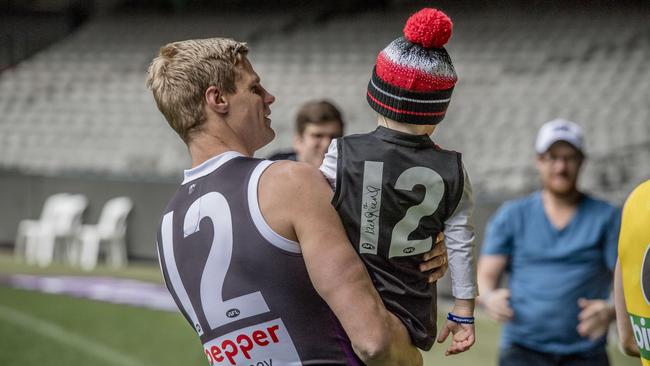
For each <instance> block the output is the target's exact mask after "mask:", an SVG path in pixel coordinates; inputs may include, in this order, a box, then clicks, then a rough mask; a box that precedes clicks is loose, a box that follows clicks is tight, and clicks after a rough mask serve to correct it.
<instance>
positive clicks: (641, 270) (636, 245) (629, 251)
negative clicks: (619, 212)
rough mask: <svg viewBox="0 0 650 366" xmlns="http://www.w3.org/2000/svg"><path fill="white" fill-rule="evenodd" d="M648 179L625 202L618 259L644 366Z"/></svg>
mask: <svg viewBox="0 0 650 366" xmlns="http://www.w3.org/2000/svg"><path fill="white" fill-rule="evenodd" d="M648 251H650V180H648V181H646V182H645V183H643V184H641V185H640V186H638V187H637V188H636V189H635V190H634V191H633V192H632V193H631V194H630V197H629V198H628V199H627V202H625V207H624V208H623V221H622V223H621V235H620V238H619V243H618V257H619V261H620V266H621V272H622V275H623V291H624V293H625V303H626V305H627V312H628V313H629V314H630V320H631V322H632V329H633V331H634V338H635V339H636V343H637V345H638V346H639V351H640V353H641V359H642V363H643V365H646V366H650V255H648Z"/></svg>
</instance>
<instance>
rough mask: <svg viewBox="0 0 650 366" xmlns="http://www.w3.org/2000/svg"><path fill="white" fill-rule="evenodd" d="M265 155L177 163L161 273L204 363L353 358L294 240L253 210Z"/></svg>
mask: <svg viewBox="0 0 650 366" xmlns="http://www.w3.org/2000/svg"><path fill="white" fill-rule="evenodd" d="M270 164H271V163H270V162H268V161H261V160H257V159H251V158H245V157H242V156H240V154H238V153H234V152H229V153H224V154H221V155H219V156H217V157H214V158H212V159H210V160H208V161H206V162H205V163H203V164H201V165H200V166H198V167H196V168H194V169H192V170H190V171H187V172H186V178H185V181H184V182H183V184H182V186H181V187H180V189H179V190H178V191H177V193H176V195H175V196H174V198H173V199H172V201H171V202H170V204H169V206H168V208H167V209H166V210H165V215H164V217H163V219H162V224H161V230H160V232H159V237H158V250H159V255H160V261H161V267H162V270H163V274H164V277H165V282H166V284H167V286H168V288H169V290H170V292H171V293H172V295H173V297H174V300H175V301H176V303H177V305H178V306H179V308H180V309H181V311H182V312H183V315H184V316H185V318H186V319H187V320H188V322H190V324H191V325H192V326H193V327H194V329H195V330H196V331H197V333H198V334H199V336H200V339H201V342H202V343H203V345H204V352H205V354H206V357H207V358H208V360H209V361H210V362H211V363H214V364H223V365H244V364H245V365H249V364H257V362H264V361H266V362H267V363H268V364H271V363H272V364H276V365H299V364H301V362H302V364H313V365H325V364H326V365H354V364H357V362H358V361H357V360H356V358H355V357H354V356H353V352H352V349H351V348H350V343H349V341H348V339H347V337H346V336H345V333H344V332H343V330H342V329H341V326H340V325H339V323H338V321H337V320H336V317H335V316H334V315H333V314H332V312H331V310H330V309H329V307H328V306H327V304H326V303H325V302H324V301H323V300H322V299H321V298H320V297H319V295H318V294H317V293H316V291H315V290H314V288H313V286H312V284H311V282H310V279H309V276H308V274H307V270H306V268H305V262H304V260H303V258H302V257H301V250H300V246H299V245H298V243H295V242H292V241H289V240H286V239H284V238H282V237H281V236H279V235H277V234H276V233H275V232H274V231H273V230H272V229H271V228H270V227H269V226H268V225H267V224H266V221H265V219H264V218H263V216H262V214H261V211H260V208H259V205H258V200H257V187H258V181H259V178H260V176H261V174H262V173H263V171H264V170H265V169H266V167H268V166H269V165H270ZM233 224H234V225H233Z"/></svg>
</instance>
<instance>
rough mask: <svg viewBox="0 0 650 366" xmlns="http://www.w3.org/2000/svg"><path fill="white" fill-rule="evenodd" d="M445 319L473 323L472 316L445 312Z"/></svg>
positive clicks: (460, 322)
mask: <svg viewBox="0 0 650 366" xmlns="http://www.w3.org/2000/svg"><path fill="white" fill-rule="evenodd" d="M447 320H451V321H452V322H454V323H458V324H474V317H473V316H458V315H454V314H452V313H447Z"/></svg>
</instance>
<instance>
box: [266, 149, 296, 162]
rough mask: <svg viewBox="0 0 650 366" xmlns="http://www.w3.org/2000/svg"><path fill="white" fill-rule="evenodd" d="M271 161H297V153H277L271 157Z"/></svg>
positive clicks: (288, 151) (290, 151)
mask: <svg viewBox="0 0 650 366" xmlns="http://www.w3.org/2000/svg"><path fill="white" fill-rule="evenodd" d="M269 160H293V161H296V160H297V157H296V152H295V151H293V150H286V151H276V152H275V153H273V154H271V156H269Z"/></svg>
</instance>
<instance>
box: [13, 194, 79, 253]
mask: <svg viewBox="0 0 650 366" xmlns="http://www.w3.org/2000/svg"><path fill="white" fill-rule="evenodd" d="M67 196H69V194H68V193H57V194H53V195H51V196H50V197H48V198H47V199H46V200H45V203H44V204H43V210H42V211H41V216H40V218H39V219H38V220H22V221H20V223H19V224H18V230H17V232H16V245H15V246H14V256H15V257H16V259H19V260H22V259H25V260H27V258H28V257H32V258H33V255H34V253H32V252H31V251H33V250H35V249H36V248H35V246H33V245H30V250H29V251H28V250H27V241H28V240H33V239H34V238H33V236H34V234H35V233H37V232H38V231H39V229H38V228H39V226H40V225H41V224H43V223H45V222H52V221H54V220H55V217H56V215H57V211H58V210H60V207H61V204H62V202H63V200H64V199H65V198H66V197H67Z"/></svg>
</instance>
